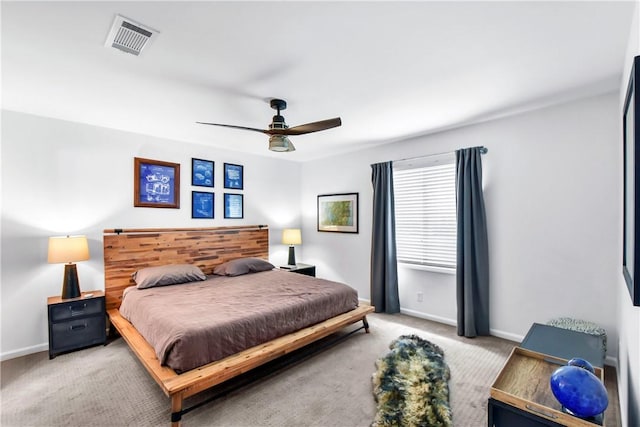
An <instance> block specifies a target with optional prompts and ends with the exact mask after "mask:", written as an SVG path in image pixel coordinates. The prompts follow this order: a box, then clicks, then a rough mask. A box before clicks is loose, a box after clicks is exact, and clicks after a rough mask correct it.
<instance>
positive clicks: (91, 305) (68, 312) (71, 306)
mask: <svg viewBox="0 0 640 427" xmlns="http://www.w3.org/2000/svg"><path fill="white" fill-rule="evenodd" d="M101 313H104V298H90V299H85V300H81V301H74V302H69V303H65V304H56V305H52V306H51V307H50V315H51V321H52V322H60V321H64V320H69V319H74V318H77V317H80V316H83V317H84V316H95V315H97V314H101Z"/></svg>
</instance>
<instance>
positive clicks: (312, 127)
mask: <svg viewBox="0 0 640 427" xmlns="http://www.w3.org/2000/svg"><path fill="white" fill-rule="evenodd" d="M270 104H271V108H273V109H274V110H276V111H277V113H276V115H275V116H273V121H272V122H271V124H269V129H257V128H250V127H246V126H235V125H225V124H222V123H206V122H196V123H199V124H201V125H212V126H223V127H227V128H234V129H244V130H251V131H254V132H261V133H265V134H267V135H270V136H269V150H271V151H295V149H296V147H294V146H293V143H292V142H291V141H290V140H289V138H287V137H288V136H289V135H304V134H306V133H312V132H318V131H321V130H327V129H331V128H335V127H338V126H340V125H342V120H340V117H336V118H334V119H328V120H321V121H319V122H312V123H307V124H304V125H299V126H294V127H292V128H290V127H289V126H287V124H286V123H285V122H284V117H282V116H281V115H280V111H282V110H284V109H286V108H287V102H286V101H284V100H282V99H272V100H271V102H270Z"/></svg>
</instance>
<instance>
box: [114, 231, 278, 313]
mask: <svg viewBox="0 0 640 427" xmlns="http://www.w3.org/2000/svg"><path fill="white" fill-rule="evenodd" d="M103 245H104V280H105V295H106V300H107V301H106V303H107V304H106V305H107V310H110V309H113V308H118V307H120V301H121V300H122V292H123V291H124V290H125V289H126V288H127V287H129V286H133V285H135V283H134V282H133V280H132V279H131V274H133V273H134V272H136V271H137V270H139V269H141V268H145V267H157V266H161V265H166V264H193V265H197V266H198V267H200V269H202V271H203V272H204V273H205V274H212V273H213V270H214V268H215V267H216V266H218V265H220V264H222V263H225V262H227V261H230V260H232V259H236V258H242V257H257V258H263V259H268V258H269V228H268V226H266V225H250V226H239V227H209V228H149V229H143V228H134V229H107V230H104V234H103Z"/></svg>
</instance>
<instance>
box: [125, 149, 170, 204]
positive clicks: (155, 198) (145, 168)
mask: <svg viewBox="0 0 640 427" xmlns="http://www.w3.org/2000/svg"><path fill="white" fill-rule="evenodd" d="M133 167H134V172H133V177H134V178H133V206H135V207H146V208H175V209H179V208H180V164H178V163H170V162H163V161H160V160H151V159H142V158H140V157H134V162H133Z"/></svg>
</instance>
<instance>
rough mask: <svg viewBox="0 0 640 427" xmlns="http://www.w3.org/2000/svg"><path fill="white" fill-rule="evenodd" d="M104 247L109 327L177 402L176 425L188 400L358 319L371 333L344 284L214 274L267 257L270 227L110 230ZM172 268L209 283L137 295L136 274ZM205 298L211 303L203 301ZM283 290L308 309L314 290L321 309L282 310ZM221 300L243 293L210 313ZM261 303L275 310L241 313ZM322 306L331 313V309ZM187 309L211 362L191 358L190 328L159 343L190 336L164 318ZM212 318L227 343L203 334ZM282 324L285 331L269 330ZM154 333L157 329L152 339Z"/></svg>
mask: <svg viewBox="0 0 640 427" xmlns="http://www.w3.org/2000/svg"><path fill="white" fill-rule="evenodd" d="M103 239H104V260H105V294H106V299H107V314H108V316H109V320H110V324H111V326H112V329H113V328H115V329H116V330H117V331H118V332H119V333H120V335H121V336H122V337H123V338H124V340H125V341H126V342H127V343H128V345H129V347H130V348H131V350H132V351H133V353H134V354H136V355H137V357H138V358H139V360H140V362H141V363H142V364H143V366H145V368H146V369H147V371H148V372H149V373H150V375H151V376H152V377H153V378H154V380H155V381H156V382H157V383H158V385H159V386H160V387H161V388H162V390H163V391H164V393H165V394H166V395H167V396H169V397H170V398H171V423H172V425H174V426H177V425H179V424H180V422H181V418H182V415H184V414H185V413H187V412H188V411H189V410H191V409H192V408H183V402H184V400H185V399H186V398H188V397H190V396H193V395H195V394H197V393H200V392H201V391H204V390H206V389H209V388H211V387H213V386H216V385H218V384H221V383H223V382H225V381H227V380H229V379H231V378H234V377H236V376H238V375H240V374H243V373H245V372H247V371H249V370H251V369H254V368H256V367H258V366H260V365H262V364H264V363H266V362H269V361H271V360H274V359H276V358H278V357H280V356H283V355H285V354H288V353H290V352H293V351H295V350H298V349H300V348H302V347H304V346H306V345H308V344H310V343H312V342H314V341H317V340H319V339H321V338H324V337H327V336H329V335H331V334H333V333H334V332H336V331H338V330H340V329H342V328H344V327H346V326H349V325H352V324H354V323H357V322H359V321H362V327H360V328H358V330H359V329H365V331H366V332H368V324H367V321H366V315H367V314H369V313H371V312H372V311H373V310H374V309H373V307H371V306H366V305H358V302H357V294H354V293H353V290H352V289H351V288H349V287H348V286H346V285H342V284H336V285H337V286H335V287H334V285H333V284H334V283H335V282H329V281H325V280H322V279H316V278H312V277H308V276H304V275H299V274H296V273H291V272H285V271H281V270H277V269H276V270H270V269H269V270H266V271H261V272H255V273H253V272H252V274H246V275H242V276H241V277H235V276H234V277H231V276H225V275H214V274H213V273H214V270H215V269H216V268H218V270H220V269H221V268H223V267H225V266H227V265H231V264H233V262H235V261H234V260H243V259H267V258H268V255H269V248H268V242H269V230H268V227H267V226H241V227H216V228H197V229H131V230H118V229H113V230H105V231H104V236H103ZM169 264H184V265H192V266H196V267H197V269H199V271H201V272H202V273H203V274H204V275H205V276H206V277H205V279H204V280H196V281H194V282H192V283H183V284H180V285H172V286H160V287H153V288H150V289H136V288H135V284H136V283H135V282H134V280H133V279H132V274H133V273H135V272H138V271H143V270H154V268H157V267H161V266H166V265H169ZM303 286H305V287H303ZM350 289H351V291H349V290H350ZM251 290H254V292H252V291H251ZM285 291H286V292H285ZM201 292H206V293H207V294H206V295H209V296H202V295H203V294H202V293H201ZM210 292H214V294H209V293H210ZM287 292H290V293H293V299H294V300H305V301H306V300H307V299H308V300H310V301H311V300H312V299H313V298H311V296H310V295H311V294H313V293H314V292H315V293H318V294H320V299H319V301H320V302H318V301H315V302H312V303H311V304H312V305H311V306H306V308H300V307H298V306H297V304H298V303H297V302H296V304H293V303H290V302H286V301H287V300H286V298H285V296H284V294H285V293H287ZM224 294H237V295H236V298H235V299H232V300H231V301H230V302H228V303H224V304H223V305H222V306H218V308H217V309H216V310H207V308H206V307H207V298H209V300H210V301H218V300H221V298H222V295H224ZM189 295H196V296H195V298H196V299H197V300H201V301H203V304H201V305H200V308H195V306H192V305H191V304H192V303H190V302H189V300H188V297H189ZM267 295H268V296H269V297H268V298H267ZM151 299H154V300H155V299H157V301H164V302H163V303H161V306H160V308H158V307H157V306H154V305H152V304H147V303H146V302H145V301H147V302H148V301H150V300H151ZM140 301H143V302H142V305H139V306H136V302H137V303H140ZM167 301H169V302H168V303H167ZM121 304H122V307H121ZM145 304H146V305H145ZM313 304H315V305H313ZM256 305H257V306H269V308H267V309H266V312H263V313H262V314H258V313H256V312H255V311H253V310H252V309H250V310H249V312H248V313H249V314H248V315H244V317H243V314H242V311H243V310H242V307H243V306H247V307H254V306H256ZM323 306H329V307H332V308H331V310H329V311H326V310H324V309H323ZM145 307H146V308H145ZM149 307H152V308H149ZM153 307H155V308H153ZM181 307H182V308H181ZM283 307H284V311H282V308H283ZM185 308H186V310H185ZM263 308H264V307H263ZM144 310H149V311H147V312H145V311H144ZM154 310H155V312H154ZM278 310H280V311H278ZM184 311H190V312H193V311H196V312H198V311H199V313H200V314H199V315H197V316H196V319H198V321H196V322H195V323H196V324H197V325H198V326H196V327H195V330H196V331H199V332H194V337H193V340H194V342H204V343H209V344H211V345H208V347H211V349H213V352H212V353H213V355H208V356H206V357H207V358H208V359H206V360H201V359H197V357H196V358H195V360H194V358H193V357H192V356H193V355H189V349H190V348H192V347H190V346H191V344H189V342H188V340H186V338H185V337H186V336H187V335H189V334H190V332H188V331H187V329H184V330H182V329H181V330H179V331H178V334H177V336H178V338H177V339H174V341H172V342H169V341H166V340H167V339H166V338H159V339H158V338H157V337H155V335H154V334H157V333H159V332H158V331H163V330H168V329H172V328H176V327H180V328H181V327H182V326H185V328H186V325H185V324H186V323H189V322H188V321H184V320H182V321H181V320H179V321H178V322H177V325H179V326H175V324H174V326H171V325H170V324H168V323H164V322H165V321H166V319H170V318H174V317H178V316H181V312H184ZM211 311H215V312H216V313H213V314H214V317H215V315H218V316H219V318H220V319H222V322H221V323H222V324H225V325H224V326H225V327H226V328H231V329H227V330H226V331H227V332H223V335H221V336H222V338H213V336H212V335H208V334H210V333H213V332H202V331H201V329H202V328H200V329H199V325H200V323H201V322H200V318H201V317H202V315H203V314H204V313H206V312H211ZM303 312H307V313H312V316H311V318H309V319H306V320H305V319H302V317H304V316H301V314H302V313H303ZM265 313H266V314H265ZM314 316H315V317H314ZM136 317H139V318H143V319H144V318H147V319H151V322H149V324H147V326H144V324H143V323H140V321H139V319H137V318H136ZM301 319H302V320H301ZM129 320H131V321H132V322H133V323H135V324H136V325H137V326H138V327H139V328H140V330H138V329H136V327H134V326H133V324H132V322H130V321H129ZM232 320H233V321H232ZM242 323H244V324H245V326H247V325H248V328H249V329H248V330H249V331H250V332H238V331H239V330H238V329H237V328H238V327H239V326H238V325H239V324H242ZM278 323H280V324H282V325H284V327H283V328H280V327H278V328H276V327H273V328H272V327H270V326H271V325H275V324H278ZM153 325H156V326H158V325H160V326H159V327H156V328H155V332H154V330H153ZM180 325H182V326H180ZM282 325H281V326H282ZM150 328H151V332H150ZM203 334H204V335H203ZM225 334H226V335H225ZM145 336H146V337H147V338H148V339H145ZM225 337H226V338H225ZM229 337H231V338H229ZM239 337H241V338H239ZM225 339H226V341H225ZM163 340H164V341H163ZM158 342H160V343H161V344H160V345H158ZM212 343H213V344H212ZM220 343H222V344H221V345H218V344H220ZM165 350H166V351H165ZM193 353H194V354H195V355H196V356H199V355H201V351H200V350H194V351H193Z"/></svg>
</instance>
